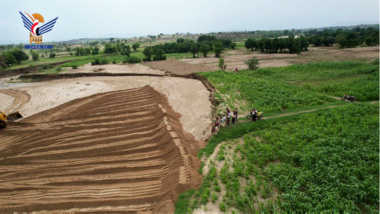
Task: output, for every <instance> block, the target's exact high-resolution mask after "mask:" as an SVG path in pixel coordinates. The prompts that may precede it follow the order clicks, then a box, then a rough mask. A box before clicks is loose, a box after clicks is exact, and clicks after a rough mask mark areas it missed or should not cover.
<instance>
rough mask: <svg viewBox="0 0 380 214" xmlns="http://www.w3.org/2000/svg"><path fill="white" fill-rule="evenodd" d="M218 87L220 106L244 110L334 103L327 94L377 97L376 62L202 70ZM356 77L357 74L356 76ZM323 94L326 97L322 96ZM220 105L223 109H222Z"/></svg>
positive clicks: (283, 109) (282, 109)
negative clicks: (232, 70) (238, 69)
mask: <svg viewBox="0 0 380 214" xmlns="http://www.w3.org/2000/svg"><path fill="white" fill-rule="evenodd" d="M201 75H202V76H204V77H206V78H207V79H208V80H209V81H210V82H211V83H212V84H213V85H214V86H215V87H216V89H217V90H218V94H217V95H216V96H217V98H219V99H220V100H221V101H223V103H222V105H223V106H224V107H229V108H235V107H238V108H240V109H241V110H242V111H243V112H247V111H249V110H251V109H252V108H258V109H259V110H260V111H264V112H281V111H282V112H284V111H289V110H292V109H298V108H304V107H307V106H318V105H325V104H334V103H336V100H332V99H331V98H330V97H329V96H336V97H342V96H343V95H344V94H349V95H351V96H356V97H357V99H358V100H359V101H369V100H378V96H379V95H378V93H377V92H378V90H379V84H378V76H379V65H378V61H375V62H360V61H347V62H320V63H309V64H296V65H291V66H287V67H280V68H263V69H258V70H256V71H247V70H245V71H239V73H238V74H236V73H232V72H221V71H217V72H207V73H202V74H201ZM358 76H359V77H358ZM326 95H327V96H326ZM224 107H223V108H221V109H220V110H221V111H224V109H225V108H224Z"/></svg>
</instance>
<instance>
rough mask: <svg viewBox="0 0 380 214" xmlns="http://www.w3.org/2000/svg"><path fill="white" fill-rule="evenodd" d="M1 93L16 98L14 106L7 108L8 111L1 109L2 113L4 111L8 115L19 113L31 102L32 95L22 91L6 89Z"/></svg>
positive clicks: (0, 91)
mask: <svg viewBox="0 0 380 214" xmlns="http://www.w3.org/2000/svg"><path fill="white" fill-rule="evenodd" d="M0 93H2V94H6V95H9V96H11V97H13V98H14V99H13V103H12V105H10V106H9V107H7V108H6V109H1V111H3V112H4V113H6V114H10V113H12V112H16V111H18V110H19V109H21V108H22V107H23V106H24V105H25V104H26V103H28V102H29V100H30V95H29V94H28V93H26V92H24V91H21V90H14V89H4V90H0Z"/></svg>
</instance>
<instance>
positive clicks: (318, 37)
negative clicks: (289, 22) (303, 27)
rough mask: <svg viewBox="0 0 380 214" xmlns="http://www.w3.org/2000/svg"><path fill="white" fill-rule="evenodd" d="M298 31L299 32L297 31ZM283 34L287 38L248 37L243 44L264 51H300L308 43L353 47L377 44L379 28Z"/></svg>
mask: <svg viewBox="0 0 380 214" xmlns="http://www.w3.org/2000/svg"><path fill="white" fill-rule="evenodd" d="M298 33H300V32H298ZM283 35H285V36H288V38H277V36H273V37H271V38H267V37H263V38H260V39H256V38H248V39H247V40H246V41H245V43H244V46H245V47H246V48H247V49H251V50H257V49H259V50H260V51H261V52H266V53H278V52H280V53H301V51H307V50H308V46H309V44H313V45H314V46H315V47H318V46H327V47H331V46H333V45H334V44H337V45H338V46H339V47H340V48H354V47H357V46H364V45H366V46H374V45H378V44H379V29H374V28H371V27H369V28H360V27H356V28H354V29H351V30H343V29H324V30H321V31H318V30H309V31H305V32H304V33H303V34H298V35H301V36H299V37H298V38H295V35H294V33H289V32H285V31H284V33H283Z"/></svg>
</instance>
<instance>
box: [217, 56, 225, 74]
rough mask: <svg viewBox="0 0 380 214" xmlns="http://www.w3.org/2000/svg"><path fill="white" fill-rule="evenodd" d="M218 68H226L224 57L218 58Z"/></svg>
mask: <svg viewBox="0 0 380 214" xmlns="http://www.w3.org/2000/svg"><path fill="white" fill-rule="evenodd" d="M218 66H219V68H220V69H221V70H222V71H224V70H226V68H227V65H226V64H224V58H220V59H219V65H218Z"/></svg>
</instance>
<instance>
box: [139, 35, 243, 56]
mask: <svg viewBox="0 0 380 214" xmlns="http://www.w3.org/2000/svg"><path fill="white" fill-rule="evenodd" d="M235 47H236V43H234V42H232V40H231V39H217V38H216V37H215V36H209V35H202V36H200V37H198V40H197V41H193V40H190V39H183V38H179V39H177V41H176V42H169V43H164V44H159V45H155V46H150V47H146V48H145V49H144V51H143V53H144V55H145V57H146V58H145V61H149V60H151V59H152V56H156V57H153V60H164V59H166V57H165V54H170V53H192V54H193V57H194V58H196V57H197V56H198V54H199V53H201V54H203V56H204V57H207V55H208V53H209V52H211V51H214V53H215V56H216V57H220V55H221V54H222V52H223V51H224V50H225V48H231V49H234V48H235Z"/></svg>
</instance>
